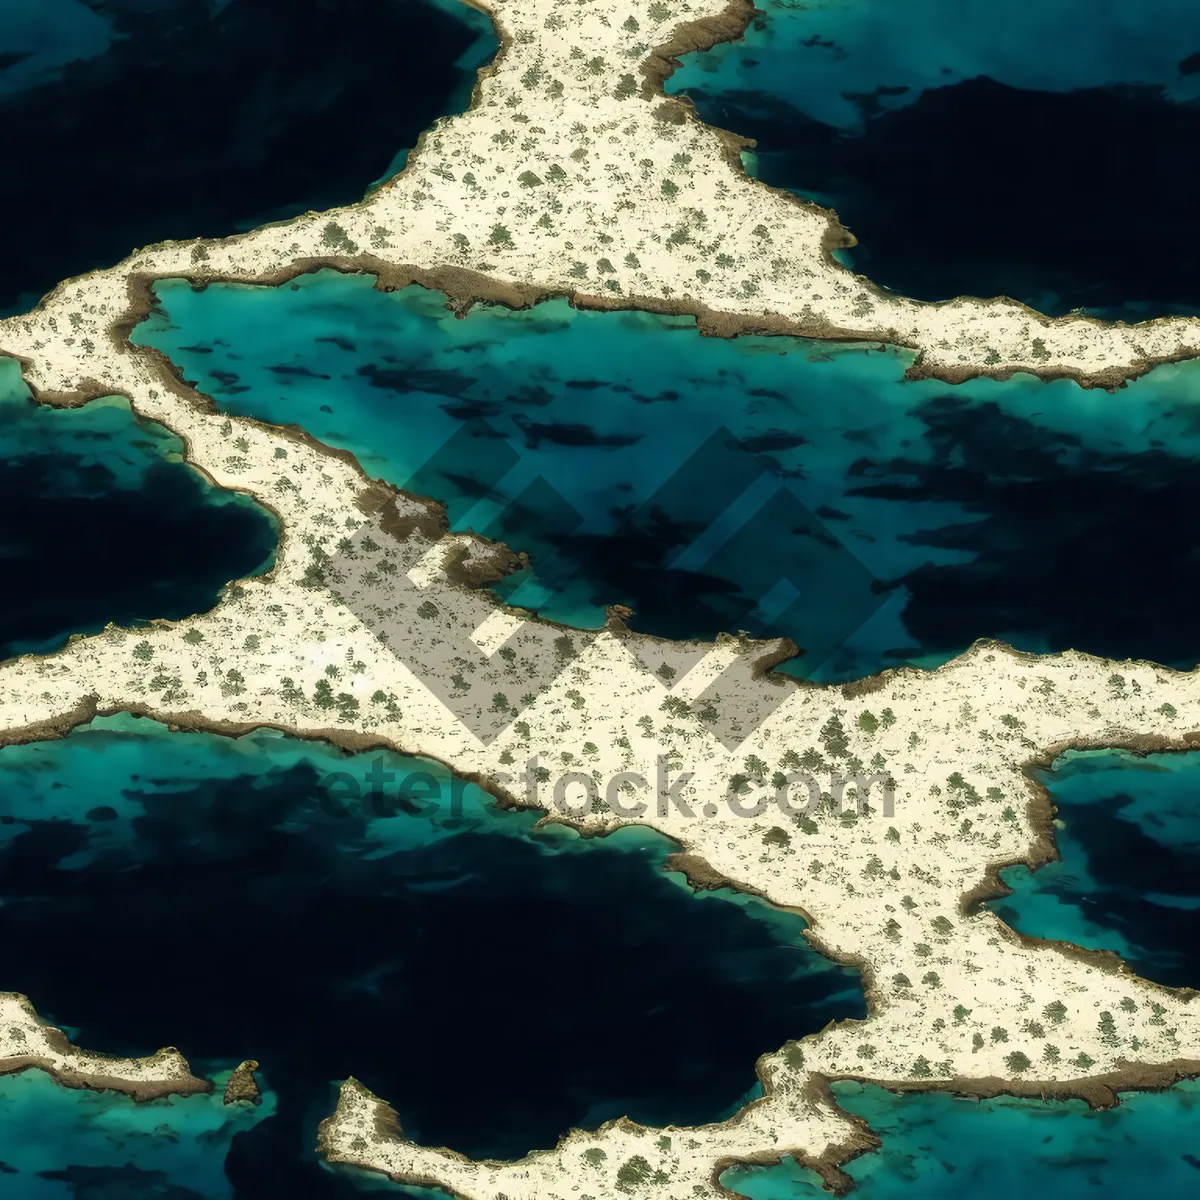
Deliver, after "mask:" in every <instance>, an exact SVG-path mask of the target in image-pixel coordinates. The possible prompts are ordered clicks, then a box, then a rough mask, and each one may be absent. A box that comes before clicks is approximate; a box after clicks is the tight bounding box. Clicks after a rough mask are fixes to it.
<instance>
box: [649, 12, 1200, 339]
mask: <svg viewBox="0 0 1200 1200" xmlns="http://www.w3.org/2000/svg"><path fill="white" fill-rule="evenodd" d="M759 9H760V10H761V15H759V16H757V17H756V18H755V21H754V23H753V25H752V26H751V27H750V29H749V30H748V31H747V33H746V36H745V39H744V40H743V41H741V42H737V43H722V44H721V45H718V46H715V47H714V48H713V49H712V50H710V51H707V52H706V53H702V54H693V55H688V56H687V57H685V58H684V59H683V60H682V61H683V65H682V67H681V68H680V69H679V70H678V71H677V72H676V73H675V74H674V76H673V77H672V78H671V79H670V80H668V82H667V91H668V92H670V93H675V94H682V95H686V96H689V97H690V98H691V99H692V100H693V102H694V103H695V104H696V106H697V108H698V110H699V113H700V116H701V118H702V119H703V120H705V121H708V122H710V123H711V124H714V125H717V126H720V127H722V128H725V129H731V130H734V131H735V132H737V133H740V134H743V135H745V136H747V137H752V138H755V139H756V140H757V142H758V145H757V146H756V148H755V150H754V152H753V155H752V156H750V157H749V160H748V161H749V163H750V165H751V169H752V171H754V172H755V173H756V174H757V175H758V177H759V178H761V179H762V180H764V181H765V182H767V183H769V184H772V185H773V186H776V187H782V188H787V189H789V190H791V191H794V192H797V193H798V194H801V195H804V196H806V197H808V198H810V199H814V200H816V201H817V202H818V203H820V204H822V205H825V206H827V207H831V208H833V209H835V210H836V212H837V214H838V216H839V218H840V219H841V221H842V224H844V225H846V226H847V227H848V228H849V229H850V230H851V232H852V233H854V235H855V236H856V237H857V238H858V240H859V243H860V245H859V246H857V247H855V248H854V249H853V250H851V251H850V252H849V261H850V262H851V263H852V265H853V267H854V269H855V270H856V271H858V272H861V273H863V274H865V275H867V276H869V277H870V278H871V279H872V280H873V281H874V282H875V283H878V284H880V285H881V286H883V287H886V288H890V289H891V290H892V291H896V292H900V293H902V294H904V295H908V296H914V297H916V298H918V299H922V300H947V299H950V298H951V297H953V296H958V295H972V296H995V295H1009V296H1013V297H1014V298H1016V299H1018V300H1023V301H1024V302H1026V303H1027V304H1031V305H1033V306H1034V307H1036V308H1039V309H1041V310H1042V311H1045V312H1050V313H1053V314H1056V315H1057V314H1061V313H1065V312H1068V311H1070V310H1071V309H1073V308H1086V309H1088V310H1090V311H1094V312H1096V313H1099V314H1104V315H1108V316H1122V317H1124V318H1126V319H1129V320H1141V319H1144V318H1145V317H1147V316H1163V315H1166V314H1168V313H1172V312H1191V311H1196V310H1197V309H1198V308H1200V282H1198V280H1200V245H1198V244H1197V241H1196V238H1195V236H1194V234H1195V219H1194V218H1195V213H1196V211H1197V209H1198V207H1200V166H1198V165H1197V159H1196V156H1195V154H1194V153H1193V152H1192V147H1193V146H1194V145H1195V143H1196V139H1197V137H1198V136H1200V6H1197V5H1196V4H1195V3H1193V2H1192V0H1142V2H1141V3H1139V4H1136V5H1134V4H1129V3H1127V2H1125V0H1042V2H1040V3H1030V2H1029V0H911V2H909V3H905V4H897V3H878V2H876V0H818V2H817V3H804V4H800V3H795V2H794V0H763V2H762V4H760V5H759ZM881 181H882V185H881Z"/></svg>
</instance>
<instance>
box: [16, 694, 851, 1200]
mask: <svg viewBox="0 0 1200 1200" xmlns="http://www.w3.org/2000/svg"><path fill="white" fill-rule="evenodd" d="M375 757H376V755H375V754H374V753H372V754H371V755H366V754H364V755H359V756H351V755H347V754H343V753H341V752H339V751H336V750H334V749H333V748H331V747H328V746H325V745H322V744H319V743H307V742H303V741H300V740H297V739H293V738H288V737H285V736H283V735H281V734H275V733H271V732H265V731H264V732H259V733H254V734H251V735H248V736H247V737H244V738H239V739H237V740H231V739H225V738H219V737H216V736H211V735H202V734H181V733H169V732H167V730H166V729H165V727H163V726H160V725H156V724H154V723H153V722H151V721H149V720H146V719H143V718H134V717H127V716H118V717H112V718H106V719H98V720H96V721H94V722H93V723H92V724H91V725H90V726H87V727H85V728H83V729H80V730H77V731H76V732H75V733H73V734H72V735H71V736H70V737H68V738H66V739H63V740H61V741H58V742H49V743H37V744H33V745H29V746H21V747H7V748H5V749H0V901H2V903H0V939H2V940H3V942H4V945H5V947H6V951H5V961H6V968H5V980H4V983H5V986H6V987H8V988H11V989H14V990H19V991H23V992H25V993H26V994H28V995H29V996H30V997H31V998H32V999H34V1001H35V1003H36V1004H37V1005H38V1007H39V1009H40V1010H41V1012H42V1014H43V1015H44V1016H47V1017H49V1018H51V1019H53V1020H55V1021H56V1022H60V1023H66V1026H67V1028H68V1029H69V1030H70V1032H71V1034H72V1036H74V1037H76V1038H77V1039H78V1040H79V1041H80V1043H81V1044H83V1045H86V1046H88V1047H89V1048H92V1049H97V1050H100V1051H104V1052H107V1053H119V1054H144V1053H149V1052H151V1051H153V1050H154V1049H156V1048H157V1047H159V1046H161V1045H176V1046H178V1047H179V1048H180V1050H181V1051H183V1053H184V1054H185V1055H186V1056H187V1057H188V1059H189V1061H190V1062H191V1064H192V1067H193V1069H194V1070H196V1071H210V1070H215V1069H229V1068H232V1066H233V1065H235V1064H236V1062H238V1061H240V1059H242V1058H245V1057H253V1058H257V1059H259V1060H260V1062H261V1063H262V1072H261V1078H262V1080H263V1083H264V1085H265V1086H266V1087H267V1088H268V1089H269V1090H270V1092H271V1103H272V1104H273V1105H275V1106H276V1107H275V1113H276V1115H274V1116H273V1117H271V1118H270V1119H261V1120H259V1121H257V1122H256V1123H251V1126H250V1127H248V1128H246V1129H245V1130H244V1131H243V1132H241V1133H239V1134H238V1135H237V1136H236V1137H233V1139H232V1142H229V1141H228V1139H225V1138H222V1137H218V1138H216V1140H215V1141H214V1143H213V1145H212V1146H211V1147H210V1153H211V1155H213V1156H215V1157H216V1158H217V1159H218V1160H219V1159H221V1158H226V1167H225V1170H226V1173H227V1175H228V1178H229V1181H230V1183H231V1185H232V1195H233V1196H236V1197H239V1198H241V1200H261V1198H262V1197H266V1196H274V1195H279V1196H294V1195H304V1196H306V1197H307V1196H314V1197H315V1196H338V1195H349V1194H351V1191H350V1190H349V1189H351V1184H350V1182H349V1181H348V1180H347V1178H346V1176H345V1175H344V1174H342V1173H332V1172H330V1171H328V1170H327V1169H325V1168H323V1167H321V1166H320V1165H319V1164H318V1163H317V1162H316V1161H315V1159H314V1158H313V1156H312V1154H311V1147H312V1146H313V1144H314V1143H315V1131H316V1125H317V1123H318V1121H319V1120H320V1119H322V1118H323V1117H324V1116H326V1115H328V1113H329V1112H330V1111H332V1107H333V1103H334V1091H333V1088H332V1081H335V1080H340V1079H344V1078H346V1077H347V1076H348V1075H351V1074H353V1075H355V1076H356V1077H358V1078H360V1079H361V1080H363V1082H364V1083H366V1084H367V1086H368V1087H370V1088H372V1089H373V1090H374V1091H376V1092H377V1093H378V1094H380V1095H382V1096H384V1097H385V1098H387V1099H388V1100H389V1101H391V1102H392V1103H393V1104H394V1105H395V1107H396V1108H397V1110H398V1112H399V1114H400V1118H401V1120H402V1122H403V1124H404V1127H405V1129H406V1131H408V1132H409V1133H410V1134H411V1135H412V1136H414V1137H416V1138H417V1139H418V1140H421V1141H425V1142H428V1143H431V1144H434V1145H450V1146H452V1147H454V1148H456V1149H459V1150H462V1151H464V1152H466V1153H469V1154H472V1155H476V1156H480V1155H492V1156H501V1157H510V1156H517V1155H519V1154H521V1153H523V1152H525V1151H527V1150H529V1149H531V1148H534V1147H535V1146H549V1145H553V1144H554V1142H555V1140H556V1139H557V1137H558V1136H559V1135H560V1134H562V1133H564V1132H565V1131H566V1129H567V1128H568V1127H569V1126H571V1125H580V1126H587V1127H595V1126H596V1125H597V1124H599V1123H600V1122H602V1121H603V1120H606V1119H608V1118H611V1117H614V1116H618V1115H621V1114H623V1113H627V1114H629V1115H631V1116H633V1117H635V1118H636V1119H641V1120H643V1121H646V1122H648V1123H654V1124H661V1123H667V1122H670V1121H674V1122H677V1123H692V1122H697V1121H703V1120H710V1119H715V1118H719V1117H721V1116H723V1115H725V1114H726V1113H729V1112H731V1111H733V1110H734V1109H736V1108H737V1107H740V1106H741V1104H742V1103H743V1102H744V1101H745V1099H746V1098H747V1096H748V1095H753V1094H754V1089H755V1088H756V1081H755V1076H754V1070H753V1068H754V1062H755V1059H756V1058H757V1057H758V1056H759V1055H760V1054H763V1053H766V1052H768V1051H773V1050H775V1049H777V1048H778V1047H779V1046H780V1045H782V1044H783V1043H784V1042H785V1041H786V1040H788V1038H790V1037H794V1036H801V1035H803V1034H804V1033H806V1032H809V1031H814V1030H816V1029H819V1028H821V1027H822V1026H823V1025H825V1024H826V1022H827V1021H829V1020H830V1019H833V1018H835V1017H848V1016H856V1017H861V1016H863V1015H864V1013H865V1008H864V1001H863V996H862V991H861V988H860V986H859V983H858V979H857V976H856V975H855V974H854V973H853V972H850V971H847V970H844V969H842V968H839V967H836V966H834V965H833V964H831V963H829V962H828V961H826V960H825V959H823V958H821V957H820V956H819V955H817V954H816V953H815V952H813V951H811V950H809V949H807V947H806V945H805V944H804V942H803V939H802V938H801V936H800V931H801V930H802V928H803V923H802V922H801V921H800V920H799V919H798V918H795V917H791V916H787V915H785V914H781V913H779V912H776V911H775V910H772V909H770V908H768V907H767V906H765V905H763V904H762V903H760V902H759V901H756V900H754V899H752V898H748V897H745V896H738V897H736V898H733V897H732V896H731V895H730V894H729V893H725V892H719V893H713V894H708V895H704V896H701V897H696V896H693V895H692V893H691V892H690V890H689V889H688V888H687V886H686V885H685V884H684V882H683V880H682V877H680V876H678V875H674V874H670V875H669V874H667V873H664V872H663V871H661V869H660V867H661V863H662V859H663V857H664V856H665V855H666V854H667V853H668V852H669V851H670V850H671V849H673V848H674V847H673V846H672V845H671V844H670V843H668V842H667V841H666V840H665V839H663V838H661V837H659V836H657V835H654V834H652V833H650V832H648V831H646V830H636V829H630V830H625V831H621V832H620V833H618V834H616V835H614V836H613V837H611V838H607V839H603V840H600V841H596V840H589V841H585V840H581V839H579V838H578V837H577V836H576V835H574V834H572V833H570V832H569V831H566V830H550V831H546V832H545V833H539V834H537V835H535V836H531V835H530V829H531V826H532V825H533V823H534V821H535V820H536V818H537V814H532V813H502V812H500V811H498V810H495V809H493V808H492V807H491V806H490V805H489V803H488V798H487V797H486V796H485V795H484V794H483V793H481V792H479V791H478V789H476V788H474V787H473V786H471V785H464V786H463V787H462V788H461V789H460V791H459V804H458V806H457V811H456V810H455V807H454V804H453V802H452V794H451V791H450V787H449V783H450V781H449V777H448V776H447V775H446V773H445V772H444V771H443V770H442V769H441V768H439V767H437V766H435V765H433V764H430V763H426V762H420V761H417V760H413V759H406V758H404V757H403V756H400V755H395V754H383V755H380V756H379V757H381V758H382V760H383V763H384V765H385V767H386V769H389V770H394V771H396V773H397V775H398V776H400V777H401V778H403V777H404V776H406V775H408V774H409V773H410V772H413V771H426V772H428V773H429V775H430V776H431V777H432V778H433V780H434V781H435V782H437V783H438V784H439V785H440V787H441V792H440V797H441V798H440V800H439V801H438V804H439V808H438V811H437V812H436V813H434V814H432V815H431V816H429V817H425V818H417V817H413V816H410V815H408V814H406V813H405V812H404V811H403V810H398V809H397V808H396V806H395V804H394V803H393V800H394V797H393V796H392V793H391V792H390V791H388V792H386V793H385V794H384V795H383V796H382V797H381V798H380V806H379V807H376V806H375V804H374V803H373V802H368V803H365V804H364V805H361V806H359V805H355V806H354V807H353V808H352V809H351V810H350V811H349V812H344V811H343V810H342V806H341V805H339V804H337V803H336V802H335V803H333V804H331V803H330V797H329V793H328V790H327V789H326V788H324V787H323V785H322V782H321V781H322V780H323V779H324V778H325V777H326V776H327V775H328V774H329V773H330V772H332V771H349V772H351V773H353V774H354V775H355V776H356V777H357V778H361V779H363V780H365V778H366V775H365V772H366V771H367V770H368V769H369V766H370V761H371V760H373V759H374V758H375ZM417 794H418V795H423V794H424V792H423V791H421V792H418V793H417ZM339 812H340V813H341V815H335V814H338V813H339ZM133 931H136V933H134V932H133ZM66 944H69V945H70V946H71V948H72V950H71V954H70V955H69V956H68V955H60V954H48V953H47V952H46V948H47V947H48V946H51V947H52V946H63V945H66ZM701 1000H702V1002H701ZM698 1045H703V1046H704V1054H703V1055H701V1056H697V1054H696V1053H695V1048H696V1046H698ZM7 1094H10V1093H6V1092H5V1091H4V1090H3V1084H2V1082H0V1097H3V1096H5V1095H7ZM74 1095H75V1096H76V1098H77V1100H78V1101H79V1102H80V1103H83V1102H84V1101H85V1100H86V1099H87V1098H86V1097H83V1098H79V1094H78V1093H75V1094H74ZM205 1111H206V1112H207V1110H205ZM176 1115H177V1116H178V1118H179V1120H180V1121H182V1122H183V1123H184V1125H185V1126H187V1128H191V1129H194V1128H195V1123H194V1122H191V1124H189V1122H190V1121H191V1118H189V1117H188V1116H187V1114H186V1113H182V1112H181V1113H179V1114H176ZM47 1119H49V1118H47ZM147 1119H148V1118H147ZM206 1119H207V1118H206ZM163 1120H165V1121H166V1122H167V1123H168V1124H171V1122H172V1121H173V1120H175V1117H173V1116H171V1115H168V1116H166V1117H164V1118H163ZM66 1128H67V1130H68V1134H66V1135H64V1137H65V1138H66V1151H65V1153H64V1154H63V1155H62V1156H60V1160H59V1162H60V1165H62V1166H66V1165H69V1164H79V1165H89V1164H90V1162H91V1160H86V1159H82V1158H76V1157H74V1156H73V1155H74V1147H75V1146H76V1140H75V1134H74V1133H70V1132H69V1131H70V1130H71V1129H73V1128H74V1126H73V1125H72V1123H71V1122H69V1121H68V1122H67V1125H66ZM0 1136H2V1135H0ZM192 1136H193V1135H189V1137H188V1138H185V1140H184V1142H183V1143H181V1145H182V1146H183V1147H184V1148H186V1147H187V1146H190V1145H191V1138H192ZM194 1151H195V1148H194V1146H193V1147H192V1150H191V1151H190V1152H194ZM183 1152H184V1150H183V1149H181V1151H180V1153H183ZM89 1153H90V1151H89ZM6 1157H7V1156H6V1155H5V1154H0V1158H6ZM22 1169H23V1168H22ZM147 1169H150V1168H147ZM154 1169H158V1168H154ZM97 1194H104V1193H97ZM133 1194H138V1193H136V1192H135V1193H133ZM148 1194H155V1193H153V1192H151V1193H148ZM186 1194H187V1193H182V1194H181V1195H186ZM203 1194H206V1195H207V1193H203Z"/></svg>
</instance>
